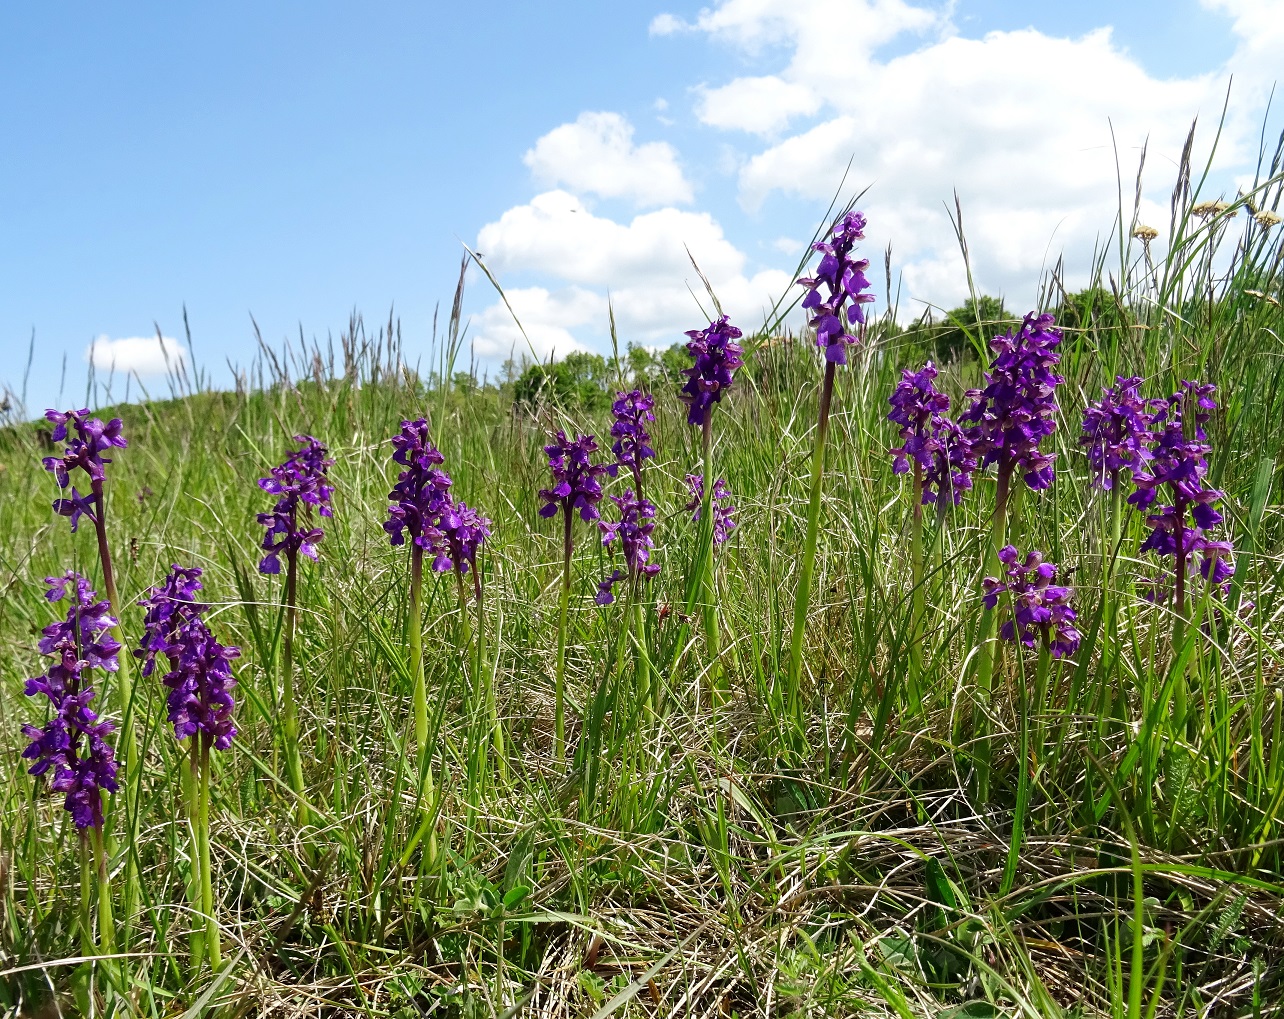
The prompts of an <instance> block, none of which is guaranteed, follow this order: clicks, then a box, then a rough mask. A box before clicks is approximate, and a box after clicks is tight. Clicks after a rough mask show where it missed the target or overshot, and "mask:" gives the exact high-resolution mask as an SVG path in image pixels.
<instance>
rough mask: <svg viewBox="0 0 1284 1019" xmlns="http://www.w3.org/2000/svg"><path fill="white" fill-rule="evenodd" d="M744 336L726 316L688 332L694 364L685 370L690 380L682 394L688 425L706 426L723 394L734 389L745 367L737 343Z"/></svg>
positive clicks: (689, 350)
mask: <svg viewBox="0 0 1284 1019" xmlns="http://www.w3.org/2000/svg"><path fill="white" fill-rule="evenodd" d="M741 335H742V334H741V332H740V330H739V329H737V328H736V327H735V326H733V325H731V323H730V322H728V321H727V316H726V315H723V316H722V317H721V318H719V319H717V320H716V321H713V322H710V323H709V325H708V327H707V328H705V329H692V330H690V331H688V332H687V336H689V337H690V342H688V343H687V353H688V354H690V355H691V358H692V364H691V367H690V368H683V369H682V374H683V375H685V376H686V377H687V381H686V384H685V385H684V386H683V387H682V392H681V394H680V395H681V399H682V401H683V402H684V403H686V405H687V423H688V424H692V425H703V424H704V423H705V421H706V420H707V419H708V417H709V414H710V412H711V411H712V410H713V406H714V404H716V403H720V402H721V401H722V396H723V394H724V393H725V392H726V391H727V390H728V389H730V388H731V384H732V382H734V381H735V373H736V369H737V368H739V367H740V366H741V365H743V364H744V359H743V357H742V355H743V354H744V350H742V349H741V347H740V344H738V343H737V342H736V340H738V339H740V337H741Z"/></svg>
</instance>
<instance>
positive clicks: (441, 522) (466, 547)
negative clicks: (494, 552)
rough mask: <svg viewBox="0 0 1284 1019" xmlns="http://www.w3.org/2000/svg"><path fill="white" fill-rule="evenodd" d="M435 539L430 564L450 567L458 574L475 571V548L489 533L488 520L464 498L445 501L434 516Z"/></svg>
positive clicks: (435, 566) (441, 568)
mask: <svg viewBox="0 0 1284 1019" xmlns="http://www.w3.org/2000/svg"><path fill="white" fill-rule="evenodd" d="M435 529H436V531H437V534H438V536H439V537H438V539H437V542H436V546H435V548H434V551H435V552H436V558H435V559H434V560H433V564H432V568H433V569H434V570H436V571H437V572H438V573H442V572H445V571H446V570H449V569H454V570H455V571H456V572H458V573H459V575H460V576H461V577H462V576H464V575H466V574H467V573H468V571H469V569H470V568H472V569H473V571H474V572H476V566H477V551H478V549H480V548H481V545H482V542H484V541H485V540H486V539H487V538H489V537H490V520H488V519H487V518H486V517H484V516H482V515H481V514H480V513H478V512H477V511H476V510H475V509H473V508H472V507H471V506H469V505H468V504H467V503H465V502H447V503H446V504H445V505H444V506H443V507H442V510H441V512H440V515H439V516H438V518H437V523H436V528H435Z"/></svg>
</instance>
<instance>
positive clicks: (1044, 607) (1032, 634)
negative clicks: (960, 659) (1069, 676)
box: [982, 545, 1081, 658]
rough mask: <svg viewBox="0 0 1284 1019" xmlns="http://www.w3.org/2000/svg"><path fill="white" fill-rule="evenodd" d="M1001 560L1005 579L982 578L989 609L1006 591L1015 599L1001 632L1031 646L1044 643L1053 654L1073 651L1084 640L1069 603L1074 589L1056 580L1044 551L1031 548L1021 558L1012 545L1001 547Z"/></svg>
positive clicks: (1003, 636)
mask: <svg viewBox="0 0 1284 1019" xmlns="http://www.w3.org/2000/svg"><path fill="white" fill-rule="evenodd" d="M999 562H1000V563H1001V564H1002V566H1003V567H1005V568H1006V580H999V579H998V578H996V577H986V578H985V579H984V580H983V581H982V584H983V585H984V589H985V595H984V598H983V601H984V603H985V607H986V608H987V609H993V608H995V607H996V606H997V605H998V603H999V596H1000V595H1003V594H1006V595H1007V596H1008V598H1009V599H1010V600H1011V603H1012V618H1011V619H1008V620H1007V621H1006V622H1005V623H1004V624H1003V626H1002V627H1001V628H1000V630H999V636H1000V637H1002V638H1003V639H1004V640H1006V641H1012V642H1013V643H1017V642H1019V643H1021V644H1024V645H1025V646H1026V647H1028V648H1035V647H1038V646H1039V644H1040V643H1042V644H1043V645H1044V646H1046V647H1047V649H1048V651H1049V652H1050V653H1051V655H1052V657H1053V658H1066V657H1068V656H1070V655H1073V654H1074V653H1075V651H1077V650H1078V649H1079V642H1080V640H1081V637H1080V634H1079V631H1078V630H1077V629H1075V626H1074V622H1075V619H1076V615H1075V611H1074V609H1072V608H1071V607H1070V602H1071V601H1072V599H1073V598H1074V592H1073V591H1072V590H1071V589H1070V588H1068V587H1063V586H1061V585H1058V584H1055V583H1054V581H1055V580H1056V579H1057V567H1056V566H1054V565H1053V564H1052V563H1049V562H1046V561H1045V560H1044V558H1043V553H1042V552H1029V553H1027V554H1026V556H1025V558H1024V559H1022V558H1021V556H1020V554H1019V553H1018V552H1017V550H1016V549H1015V548H1014V547H1013V546H1011V545H1005V546H1004V547H1003V548H1001V549H1000V550H999Z"/></svg>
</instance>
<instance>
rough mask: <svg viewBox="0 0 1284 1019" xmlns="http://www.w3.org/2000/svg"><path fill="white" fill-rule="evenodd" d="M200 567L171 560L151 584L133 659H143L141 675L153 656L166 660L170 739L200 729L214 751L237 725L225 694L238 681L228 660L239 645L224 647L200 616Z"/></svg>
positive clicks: (229, 741) (225, 743) (229, 739)
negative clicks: (161, 576) (166, 570)
mask: <svg viewBox="0 0 1284 1019" xmlns="http://www.w3.org/2000/svg"><path fill="white" fill-rule="evenodd" d="M200 576H201V571H200V570H199V569H197V568H195V567H193V568H191V569H183V567H181V566H179V565H177V564H174V565H173V566H171V567H170V573H169V575H168V576H167V577H166V578H165V579H164V580H163V581H162V582H161V583H160V584H158V585H156V586H155V587H153V588H151V589H150V590H149V591H148V592H147V594H146V595H144V596H143V598H142V600H141V601H139V603H138V604H139V605H141V606H142V607H143V608H145V609H147V615H146V617H145V619H144V626H145V627H146V632H145V635H144V637H143V639H142V642H141V643H140V644H139V647H138V649H137V650H136V651H135V652H134V655H135V657H138V658H142V659H143V660H144V661H143V675H144V676H148V675H151V672H152V669H153V668H154V667H155V664H156V656H157V655H158V654H163V655H165V657H166V658H167V659H168V660H169V666H170V671H169V672H167V673H166V674H165V676H164V678H163V679H162V682H163V683H164V684H165V685H166V686H167V687H168V688H169V698H168V705H169V716H168V717H169V721H170V722H171V723H172V724H173V726H174V738H175V739H179V740H182V739H186V738H187V737H188V736H194V735H196V734H197V733H201V734H202V736H203V737H204V739H205V740H206V741H207V742H208V743H209V744H210V745H212V746H213V747H214V748H215V749H216V750H226V749H227V748H228V747H229V746H231V745H232V737H233V736H235V735H236V727H235V726H234V725H233V724H232V710H233V708H235V706H236V704H235V702H234V701H233V699H232V695H231V693H230V692H229V689H230V688H231V687H234V686H235V685H236V679H235V678H234V677H233V676H232V668H231V666H230V665H229V664H228V663H229V662H231V661H232V660H233V659H236V658H239V657H240V656H241V651H240V649H239V648H235V647H224V646H223V645H222V644H220V643H219V642H218V641H216V640H215V639H214V636H213V634H211V633H210V630H209V627H208V626H207V625H206V624H205V621H204V619H203V618H202V617H203V616H204V614H205V612H206V611H207V610H208V609H209V606H208V605H202V604H200V603H199V602H197V601H196V592H197V591H199V590H200V589H201V583H200Z"/></svg>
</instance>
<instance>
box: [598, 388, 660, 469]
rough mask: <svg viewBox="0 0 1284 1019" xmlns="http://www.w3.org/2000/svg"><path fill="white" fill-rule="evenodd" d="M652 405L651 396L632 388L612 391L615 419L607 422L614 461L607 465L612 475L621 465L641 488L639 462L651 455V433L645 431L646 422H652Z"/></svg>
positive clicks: (612, 407) (653, 399)
mask: <svg viewBox="0 0 1284 1019" xmlns="http://www.w3.org/2000/svg"><path fill="white" fill-rule="evenodd" d="M654 406H655V397H654V396H652V395H651V394H650V393H644V392H642V391H641V390H640V389H634V390H632V391H631V392H628V393H616V394H615V402H614V403H613V404H611V413H612V414H613V415H614V416H615V421H614V423H613V424H612V425H611V438H613V439H614V440H615V442H614V443H613V444H612V445H611V452H612V453H614V454H615V460H616V462H615V463H613V464H611V465H610V466H609V467H607V470H608V471H609V472H610V474H611V477H615V476H616V473H617V472H618V471H619V469H620V467H621V466H624V467H628V468H630V469H631V470H632V471H633V475H634V479H635V480H636V481H637V483H638V486H639V487H641V484H642V482H641V471H642V461H643V460H645V459H647V457H653V456H655V450H654V449H652V448H651V445H650V443H651V435H650V433H649V432H647V430H646V423H647V422H648V421H654V420H655V415H654V414H653V413H652V412H651V408H652V407H654Z"/></svg>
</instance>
